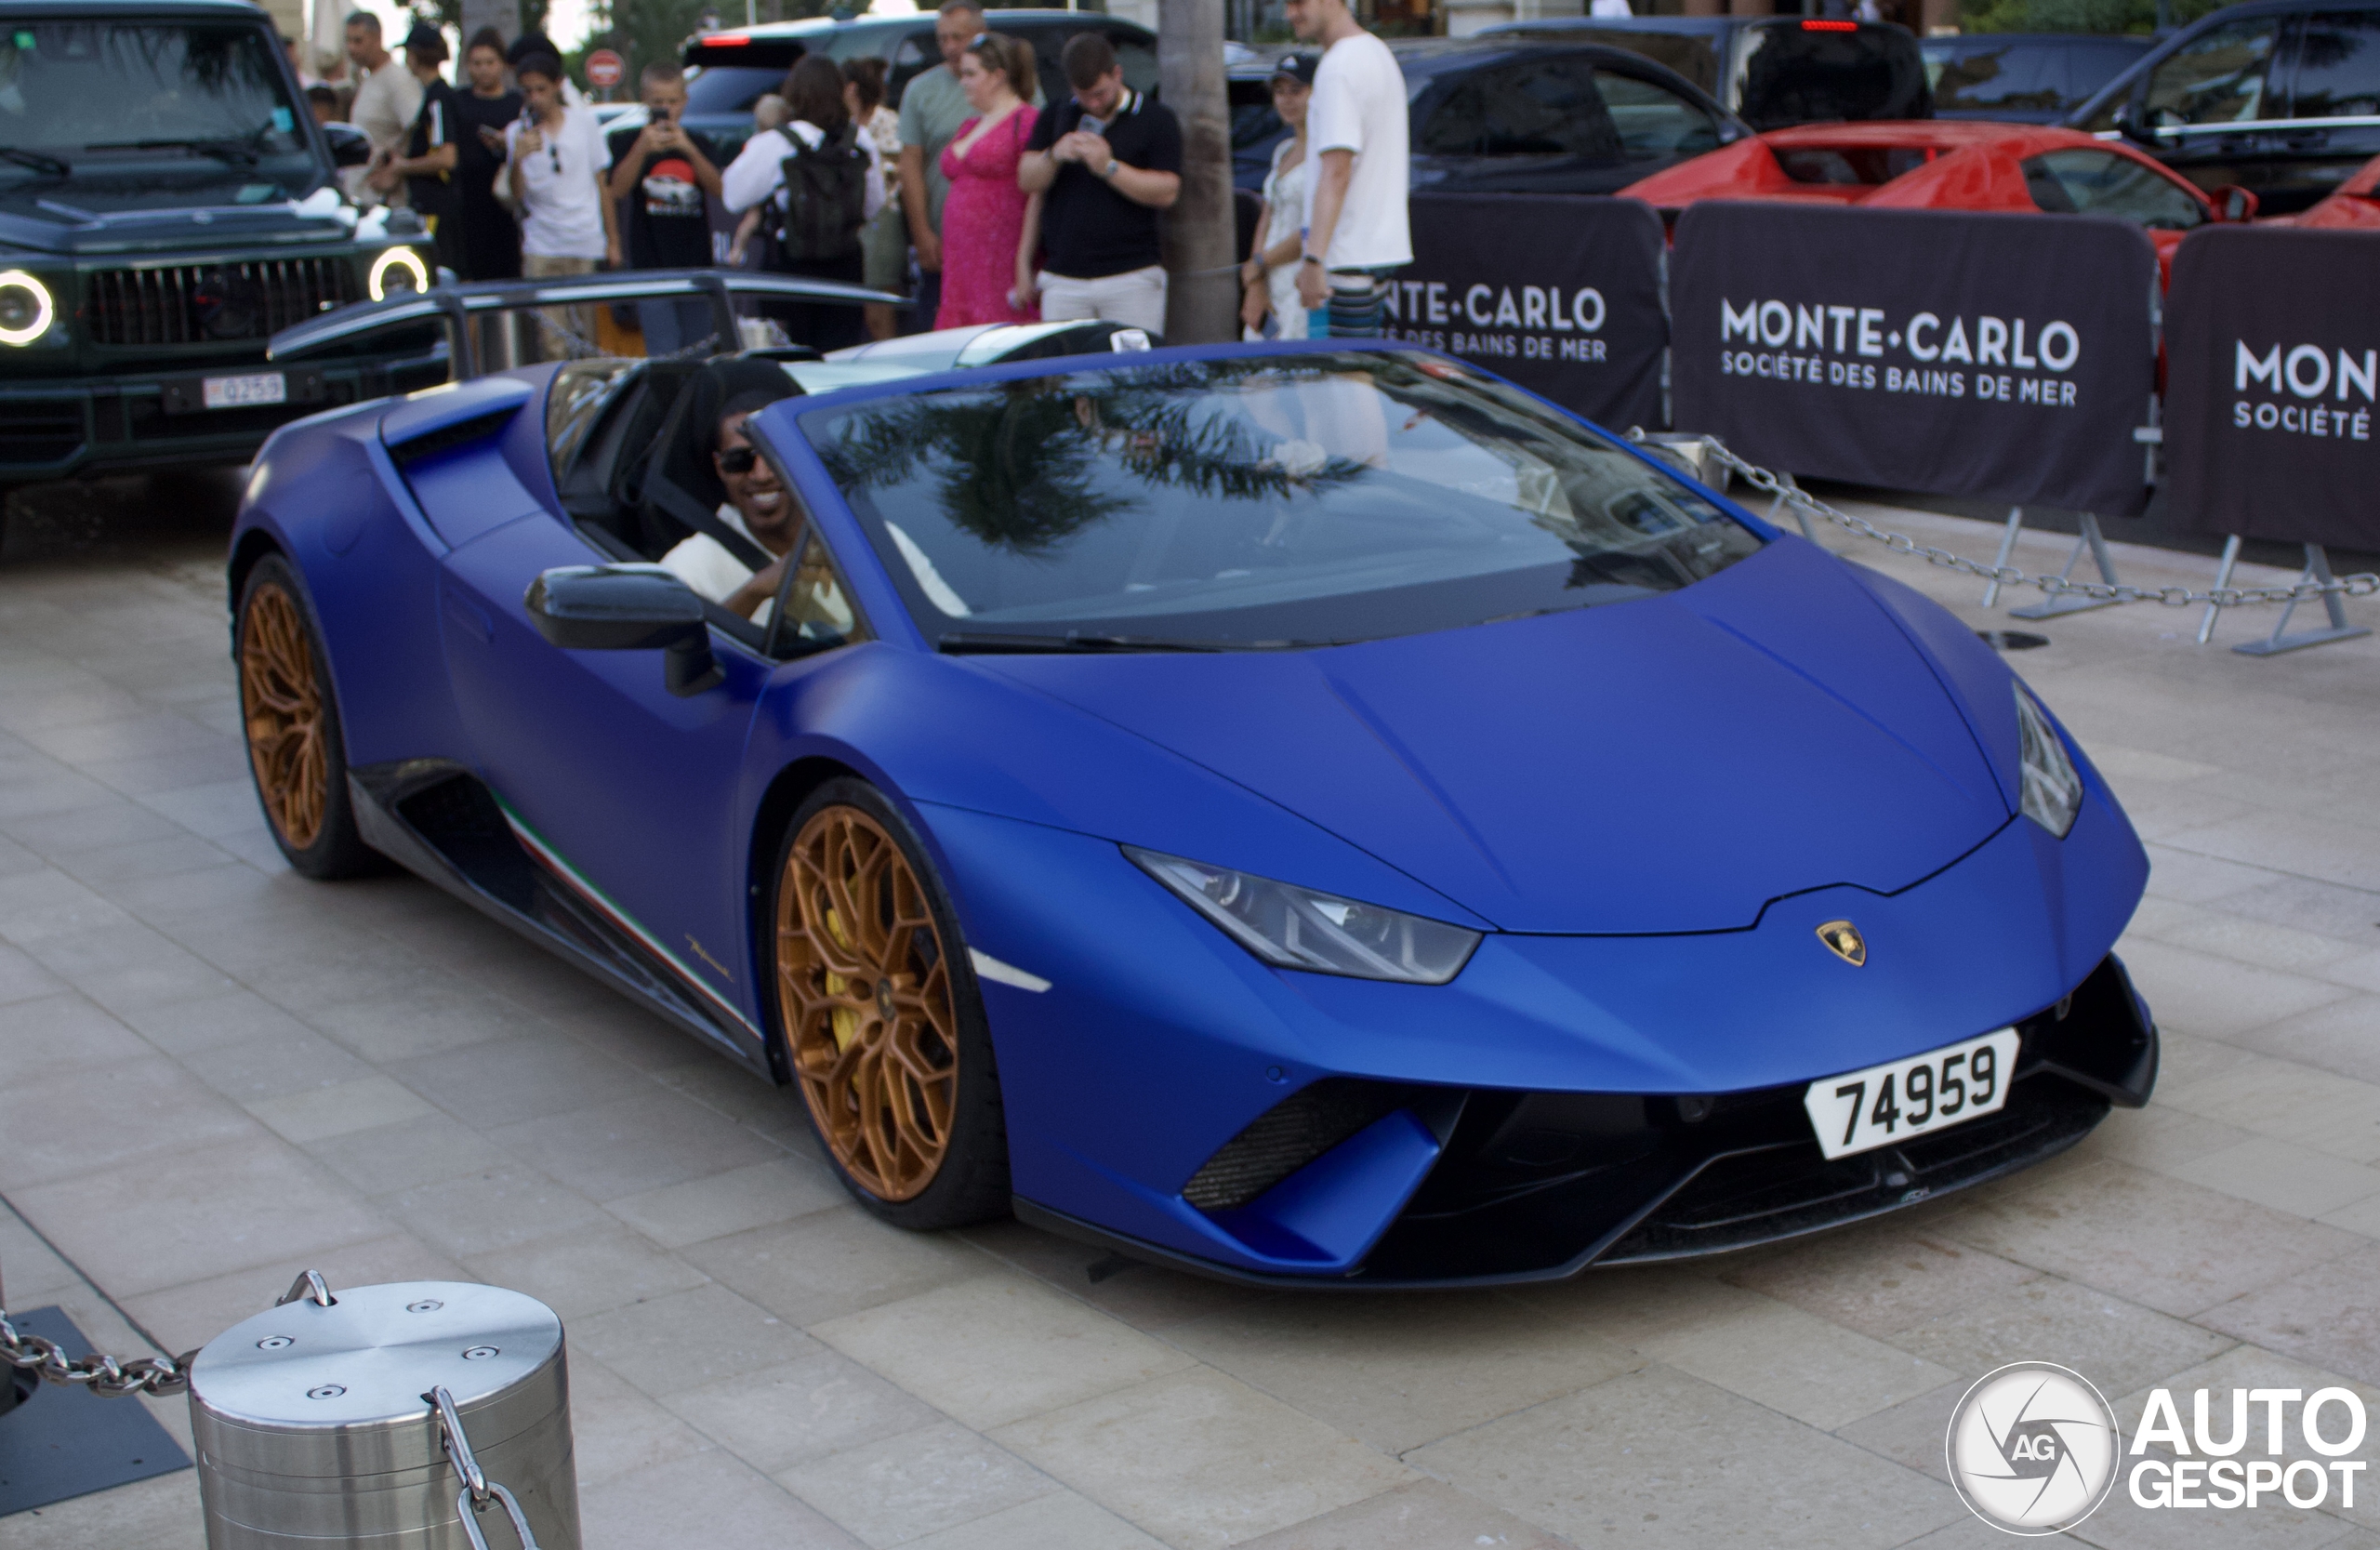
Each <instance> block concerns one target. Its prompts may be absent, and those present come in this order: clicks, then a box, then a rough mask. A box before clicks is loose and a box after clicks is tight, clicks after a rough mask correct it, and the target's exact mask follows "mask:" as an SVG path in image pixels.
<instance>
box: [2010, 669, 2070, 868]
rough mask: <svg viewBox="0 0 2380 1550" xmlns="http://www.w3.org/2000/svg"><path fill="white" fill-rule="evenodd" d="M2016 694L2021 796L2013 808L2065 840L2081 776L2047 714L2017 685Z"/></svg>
mask: <svg viewBox="0 0 2380 1550" xmlns="http://www.w3.org/2000/svg"><path fill="white" fill-rule="evenodd" d="M2011 686H2012V687H2013V688H2015V690H2016V732H2017V737H2018V743H2017V755H2016V758H2017V764H2018V779H2019V782H2020V784H2021V785H2022V787H2023V794H2022V795H2021V796H2020V797H2019V798H2018V799H2017V802H2016V805H2017V807H2018V809H2019V810H2020V811H2022V812H2023V814H2024V815H2025V816H2026V817H2028V818H2030V819H2032V820H2033V822H2035V823H2037V824H2039V825H2041V826H2042V828H2045V829H2047V830H2049V831H2050V832H2051V833H2052V834H2055V835H2056V836H2057V837H2058V838H2059V839H2061V840H2063V839H2065V838H2066V831H2067V830H2068V829H2069V828H2073V827H2074V815H2076V814H2078V813H2080V812H2082V811H2083V777H2082V776H2081V775H2077V774H2075V773H2074V761H2073V760H2071V759H2069V758H2068V757H2067V756H2066V744H2065V742H2064V740H2063V739H2061V738H2060V737H2059V736H2058V735H2057V729H2056V727H2054V726H2052V725H2050V724H2049V712H2048V711H2046V710H2044V709H2042V702H2041V701H2039V700H2037V699H2035V698H2034V697H2033V696H2032V695H2031V693H2030V691H2028V690H2027V689H2026V687H2025V686H2024V685H2023V684H2021V683H2015V684H2012V685H2011Z"/></svg>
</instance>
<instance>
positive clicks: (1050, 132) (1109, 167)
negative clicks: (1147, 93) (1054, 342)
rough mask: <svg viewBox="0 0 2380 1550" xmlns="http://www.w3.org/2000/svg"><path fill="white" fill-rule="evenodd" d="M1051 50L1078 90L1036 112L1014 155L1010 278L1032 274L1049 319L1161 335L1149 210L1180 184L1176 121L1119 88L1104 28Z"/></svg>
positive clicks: (1158, 257)
mask: <svg viewBox="0 0 2380 1550" xmlns="http://www.w3.org/2000/svg"><path fill="white" fill-rule="evenodd" d="M1059 60H1060V61H1061V63H1063V64H1064V67H1065V72H1066V84H1067V85H1068V86H1072V87H1073V88H1074V96H1073V97H1072V98H1071V99H1068V100H1067V101H1065V102H1064V103H1062V104H1060V105H1059V106H1058V107H1057V108H1056V109H1055V110H1053V111H1051V112H1049V113H1043V114H1042V115H1041V117H1040V119H1039V121H1038V123H1036V124H1035V125H1034V126H1033V138H1032V139H1030V140H1028V141H1026V142H1025V156H1024V159H1023V160H1022V161H1021V162H1019V163H1018V165H1017V170H1016V181H1017V185H1018V186H1019V187H1020V188H1022V189H1024V190H1025V192H1026V193H1029V194H1031V195H1033V201H1032V203H1031V205H1029V206H1028V207H1027V209H1026V213H1025V242H1024V245H1023V248H1022V250H1021V251H1020V253H1019V254H1018V258H1017V270H1018V283H1019V285H1020V286H1030V285H1035V284H1038V285H1039V287H1040V291H1041V315H1042V316H1043V317H1044V318H1046V319H1049V320H1051V321H1052V322H1058V321H1064V320H1069V319H1075V318H1099V319H1103V320H1104V321H1106V322H1110V323H1122V324H1129V325H1132V326H1134V327H1138V328H1145V329H1147V330H1148V331H1149V332H1150V333H1152V334H1162V333H1163V332H1164V330H1165V265H1164V259H1163V256H1162V254H1160V252H1159V251H1158V247H1157V212H1158V211H1159V210H1162V209H1166V208H1168V207H1170V205H1172V204H1173V202H1174V200H1175V199H1176V198H1178V197H1180V195H1181V192H1182V126H1181V125H1180V124H1179V123H1177V122H1176V121H1175V119H1174V116H1173V113H1172V112H1171V110H1170V109H1168V108H1167V107H1166V106H1165V105H1164V104H1162V103H1159V102H1152V101H1150V100H1149V99H1147V98H1146V97H1144V96H1143V95H1142V94H1141V93H1139V92H1136V91H1132V90H1131V89H1129V88H1128V87H1126V86H1125V85H1124V72H1123V68H1122V67H1121V66H1119V65H1118V64H1117V62H1116V50H1115V48H1114V47H1113V46H1110V45H1109V44H1108V41H1107V39H1106V38H1105V37H1104V36H1102V35H1101V34H1100V33H1076V34H1075V35H1074V36H1073V37H1071V38H1069V39H1067V40H1066V46H1065V50H1064V52H1063V53H1062V54H1060V55H1059ZM1037 232H1038V235H1039V241H1040V247H1041V252H1042V258H1043V263H1042V267H1041V272H1040V276H1039V279H1038V282H1037V281H1036V280H1034V278H1033V276H1032V274H1031V262H1032V259H1031V255H1032V253H1033V249H1034V245H1035V236H1036V233H1037Z"/></svg>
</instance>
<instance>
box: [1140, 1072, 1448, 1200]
mask: <svg viewBox="0 0 2380 1550" xmlns="http://www.w3.org/2000/svg"><path fill="white" fill-rule="evenodd" d="M1409 1093H1410V1090H1408V1089H1406V1088H1402V1087H1397V1086H1394V1085H1391V1084H1390V1083H1387V1082H1377V1081H1357V1080H1354V1079H1352V1078H1347V1077H1326V1078H1324V1079H1323V1080H1320V1081H1317V1082H1316V1083H1314V1084H1313V1085H1312V1086H1310V1087H1304V1088H1301V1089H1299V1090H1298V1091H1297V1092H1296V1093H1292V1094H1291V1095H1290V1096H1289V1097H1288V1098H1285V1099H1283V1100H1282V1101H1281V1102H1280V1103H1278V1104H1276V1105H1275V1106H1273V1107H1271V1108H1269V1109H1266V1110H1265V1111H1264V1112H1263V1114H1260V1115H1258V1116H1257V1117H1256V1118H1255V1119H1253V1120H1251V1121H1250V1123H1249V1126H1248V1128H1247V1129H1246V1130H1243V1131H1241V1132H1240V1133H1238V1134H1237V1135H1235V1136H1233V1137H1232V1138H1231V1139H1230V1140H1229V1141H1228V1142H1225V1143H1224V1144H1223V1148H1222V1149H1221V1150H1219V1151H1218V1152H1216V1153H1215V1155H1214V1156H1212V1157H1210V1158H1209V1159H1207V1161H1206V1165H1205V1166H1204V1167H1202V1168H1200V1169H1199V1170H1198V1171H1197V1172H1196V1173H1193V1174H1192V1175H1191V1176H1190V1182H1189V1183H1188V1184H1186V1185H1184V1186H1182V1198H1183V1199H1185V1200H1187V1201H1189V1202H1190V1203H1191V1204H1192V1205H1194V1206H1197V1208H1198V1209H1199V1210H1200V1211H1204V1212H1219V1211H1230V1210H1232V1209H1233V1208H1234V1207H1236V1206H1244V1205H1246V1204H1247V1203H1248V1202H1249V1201H1250V1200H1252V1199H1256V1197H1258V1196H1259V1195H1262V1194H1263V1193H1264V1191H1266V1190H1268V1189H1270V1188H1272V1187H1273V1186H1275V1185H1276V1184H1278V1183H1280V1182H1281V1181H1282V1180H1283V1179H1286V1178H1288V1177H1289V1175H1290V1174H1291V1173H1294V1172H1297V1171H1298V1170H1299V1169H1301V1168H1302V1167H1304V1166H1305V1165H1306V1164H1307V1163H1309V1162H1312V1161H1313V1160H1314V1159H1316V1158H1318V1157H1320V1156H1321V1155H1322V1154H1323V1153H1325V1152H1327V1151H1329V1149H1330V1148H1331V1147H1333V1146H1337V1145H1339V1143H1341V1142H1342V1141H1344V1140H1346V1139H1347V1138H1348V1137H1349V1136H1351V1135H1353V1134H1355V1133H1356V1132H1357V1131H1359V1130H1362V1129H1363V1128H1364V1127H1365V1126H1367V1125H1369V1124H1370V1123H1371V1122H1372V1121H1373V1120H1375V1119H1379V1118H1380V1117H1381V1116H1382V1115H1383V1114H1386V1113H1388V1112H1389V1111H1390V1110H1392V1109H1394V1108H1395V1107H1397V1106H1399V1105H1400V1104H1402V1103H1404V1102H1405V1101H1406V1099H1407V1097H1408V1096H1409Z"/></svg>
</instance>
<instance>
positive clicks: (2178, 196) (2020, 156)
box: [1620, 120, 2256, 278]
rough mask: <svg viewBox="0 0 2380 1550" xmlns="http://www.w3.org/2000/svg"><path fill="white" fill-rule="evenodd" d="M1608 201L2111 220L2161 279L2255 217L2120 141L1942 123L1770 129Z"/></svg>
mask: <svg viewBox="0 0 2380 1550" xmlns="http://www.w3.org/2000/svg"><path fill="white" fill-rule="evenodd" d="M1620 192H1621V194H1622V196H1623V197H1628V198H1635V199H1642V200H1644V201H1645V202H1646V204H1649V205H1652V206H1653V207H1654V208H1656V209H1658V210H1659V211H1660V212H1661V213H1662V215H1663V217H1664V218H1670V217H1673V216H1674V215H1675V213H1676V212H1677V211H1679V210H1681V209H1683V208H1685V207H1686V205H1691V204H1693V203H1694V202H1695V201H1696V200H1698V199H1795V200H1831V201H1833V202H1835V203H1837V204H1842V205H1862V206H1866V207H1870V208H1875V209H1895V210H2027V211H2046V212H2048V213H2051V214H2055V215H2095V216H2112V217H2115V218H2117V219H2123V220H2129V221H2132V222H2134V223H2135V225H2138V226H2140V227H2141V228H2143V229H2144V230H2145V231H2147V232H2148V233H2149V241H2150V242H2151V243H2153V244H2154V245H2156V248H2157V261H2158V265H2159V267H2160V269H2161V270H2163V271H2165V272H2167V277H2168V278H2171V269H2172V265H2173V256H2174V249H2175V247H2176V246H2178V245H2180V243H2181V240H2182V237H2183V235H2184V233H2186V232H2188V231H2189V230H2190V229H2191V228H2193V227H2197V226H2203V225H2205V224H2206V223H2208V222H2209V221H2216V220H2245V219H2249V218H2250V217H2252V216H2254V214H2255V209H2256V197H2255V195H2254V194H2253V193H2251V192H2248V191H2247V190H2245V189H2231V190H2227V191H2225V193H2224V195H2223V197H2222V199H2221V200H2220V201H2219V202H2218V201H2217V200H2216V199H2215V198H2214V197H2213V196H2211V195H2209V194H2207V193H2206V192H2203V191H2202V190H2201V189H2200V188H2199V187H2198V186H2197V185H2196V184H2194V183H2191V182H2190V181H2188V179H2184V178H2182V177H2180V176H2179V175H2177V174H2175V173H2172V172H2168V171H2167V170H2166V169H2165V168H2164V167H2163V166H2161V165H2159V164H2158V163H2157V162H2156V161H2155V160H2153V159H2151V158H2150V157H2148V156H2144V155H2142V154H2141V153H2140V152H2137V151H2135V150H2134V149H2133V148H2132V147H2130V146H2128V145H2125V144H2123V143H2122V142H2121V141H2117V140H2102V139H2094V138H2092V137H2091V136H2089V135H2085V134H2083V133H2080V132H2079V131H2076V130H2072V129H2056V128H2050V127H2047V126H2036V125H2026V124H1983V123H1975V122H1958V121H1943V120H1930V121H1928V120H1917V121H1910V122H1904V123H1891V124H1813V125H1803V126H1798V127H1795V128H1791V129H1772V130H1770V131H1769V132H1767V133H1766V134H1762V135H1753V136H1750V137H1748V138H1746V139H1739V140H1738V141H1736V142H1735V143H1734V144H1732V145H1728V146H1724V147H1722V148H1721V149H1719V150H1717V151H1713V152H1709V153H1708V154H1707V155H1701V156H1697V157H1695V158H1694V159H1693V160H1692V161H1690V162H1685V163H1682V164H1680V165H1679V166H1673V167H1669V168H1667V169H1665V170H1663V171H1660V172H1657V173H1655V174H1653V176H1651V177H1650V178H1646V179H1641V180H1640V181H1638V182H1635V183H1632V184H1631V185H1629V186H1628V187H1627V188H1625V189H1623V190H1621V191H1620Z"/></svg>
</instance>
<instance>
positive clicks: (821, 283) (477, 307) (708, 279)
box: [265, 269, 909, 381]
mask: <svg viewBox="0 0 2380 1550" xmlns="http://www.w3.org/2000/svg"><path fill="white" fill-rule="evenodd" d="M740 296H741V297H757V298H774V299H777V300H784V301H826V302H840V303H842V304H844V305H846V306H853V307H856V306H859V305H862V304H863V303H866V302H871V301H873V302H881V303H884V304H886V305H888V306H895V307H906V306H907V305H909V298H906V297H903V296H895V295H893V294H892V293H891V292H888V291H876V290H870V289H868V288H867V287H866V286H865V285H844V284H843V283H841V282H840V281H836V280H805V279H801V278H800V277H798V276H795V275H790V274H774V273H770V272H765V271H760V270H734V269H648V270H636V271H631V272H621V273H612V274H570V275H556V276H552V277H550V278H548V279H542V280H481V281H475V282H472V283H471V284H469V285H433V286H431V287H430V289H428V290H426V291H407V292H404V293H402V294H400V295H396V296H391V297H389V298H385V299H383V300H379V301H358V302H354V303H351V304H350V305H348V306H345V307H341V308H339V309H338V310H337V311H332V312H324V314H323V315H322V316H320V317H315V318H309V319H307V320H306V321H305V322H304V323H300V324H298V325H294V326H291V327H288V328H284V329H283V330H282V331H281V332H280V333H278V334H275V335H274V336H273V337H272V338H271V341H270V342H269V343H268V344H267V345H266V347H265V355H266V358H267V359H269V360H272V361H286V360H293V359H296V358H297V357H298V356H301V355H306V354H311V353H312V352H313V351H318V350H324V349H327V348H329V347H330V346H332V345H336V344H342V343H345V342H346V341H348V340H350V339H354V338H361V337H363V336H364V335H367V334H376V333H378V332H379V331H380V330H382V329H384V328H396V327H402V326H403V325H407V324H418V323H426V322H430V321H431V320H433V319H434V320H436V321H439V322H441V323H443V324H444V325H445V328H446V343H447V351H448V353H449V357H450V359H451V360H452V362H453V365H452V368H451V369H452V371H453V373H454V376H455V378H456V379H457V380H460V381H469V379H470V378H474V377H477V376H480V375H481V373H482V372H483V370H484V369H485V368H484V364H483V363H482V362H481V361H480V360H479V358H478V355H477V353H476V352H475V351H473V350H472V349H471V340H470V326H469V325H470V320H471V319H472V318H473V317H475V316H489V315H493V314H498V313H503V312H511V311H523V310H525V309H528V308H533V307H583V306H588V305H591V304H594V303H597V302H610V301H655V300H660V299H662V298H668V297H700V298H704V299H706V300H707V301H708V302H709V303H710V310H711V318H712V321H713V323H714V324H715V325H716V326H717V329H718V333H719V337H720V338H721V339H722V340H724V341H726V347H727V348H729V349H734V340H735V338H736V332H735V298H737V297H740Z"/></svg>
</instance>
